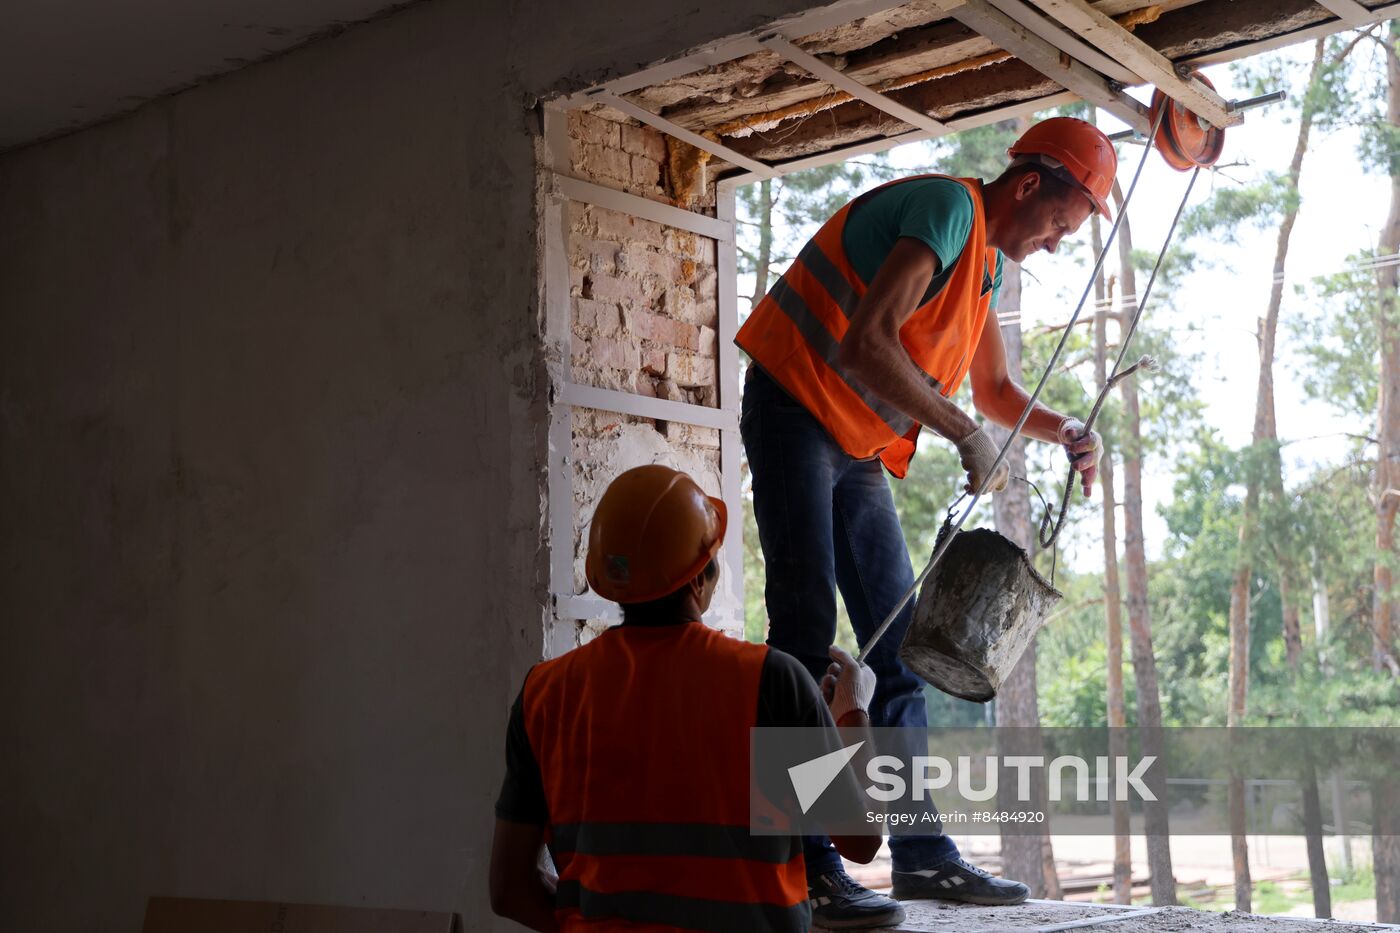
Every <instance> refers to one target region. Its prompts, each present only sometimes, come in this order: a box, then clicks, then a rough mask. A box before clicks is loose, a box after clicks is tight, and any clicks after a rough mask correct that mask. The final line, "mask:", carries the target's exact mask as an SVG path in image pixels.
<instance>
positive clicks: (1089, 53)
mask: <svg viewBox="0 0 1400 933" xmlns="http://www.w3.org/2000/svg"><path fill="white" fill-rule="evenodd" d="M991 4H992V6H994V7H996V8H997V9H999V10H1001V11H1002V12H1003V13H1005V14H1006V15H1007V16H1009V17H1011V18H1012V19H1014V20H1016V22H1018V23H1020V24H1022V25H1023V26H1025V27H1026V28H1027V29H1029V30H1030V31H1031V32H1033V33H1035V34H1036V35H1037V36H1040V38H1042V39H1044V40H1045V41H1046V42H1049V43H1050V44H1051V45H1053V46H1054V47H1055V48H1057V49H1059V50H1060V51H1062V52H1067V53H1068V54H1069V55H1070V56H1072V57H1074V58H1077V59H1078V60H1079V61H1081V62H1083V63H1084V64H1086V65H1088V66H1089V67H1090V68H1092V69H1094V70H1095V71H1097V72H1099V73H1100V74H1102V75H1103V76H1104V77H1107V78H1112V79H1113V80H1114V81H1117V82H1119V83H1120V84H1136V83H1138V76H1137V75H1135V74H1133V73H1132V72H1131V71H1129V70H1128V69H1127V68H1124V67H1123V66H1122V65H1120V64H1118V62H1116V61H1114V60H1113V59H1112V58H1111V57H1109V56H1107V55H1105V54H1103V53H1102V52H1100V51H1099V50H1098V49H1096V48H1094V47H1093V46H1091V45H1089V44H1088V43H1086V42H1083V41H1082V40H1080V39H1079V38H1078V37H1077V36H1074V35H1072V34H1071V33H1068V32H1066V31H1065V30H1064V28H1063V27H1061V26H1060V24H1059V23H1057V22H1055V21H1054V20H1053V19H1050V18H1049V17H1048V16H1046V15H1045V14H1043V13H1041V12H1040V11H1039V10H1037V9H1036V8H1035V7H1033V6H1031V5H1030V4H1028V3H1023V2H1022V0H991Z"/></svg>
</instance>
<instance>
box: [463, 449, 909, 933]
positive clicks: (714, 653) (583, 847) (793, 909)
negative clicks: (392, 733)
mask: <svg viewBox="0 0 1400 933" xmlns="http://www.w3.org/2000/svg"><path fill="white" fill-rule="evenodd" d="M725 523H726V513H725V508H724V503H723V502H721V501H720V500H718V499H711V498H709V497H707V496H706V495H705V494H704V493H703V492H701V490H700V487H699V486H697V485H696V484H695V482H694V481H693V480H691V479H690V477H688V476H686V475H685V474H684V473H679V472H677V471H675V470H672V469H669V468H667V467H664V466H644V467H638V468H636V469H633V470H628V471H627V472H625V473H623V474H622V475H621V476H619V477H618V478H617V479H615V480H614V481H613V482H612V484H611V485H610V486H609V487H608V489H607V492H605V493H604V495H603V498H602V500H601V501H600V502H599V503H598V508H597V511H596V512H595V513H594V516H593V522H592V526H591V527H590V529H589V538H588V557H587V564H586V569H587V575H588V583H589V586H590V587H592V589H593V590H594V591H595V592H596V593H598V594H599V595H600V596H603V597H604V598H606V599H611V600H614V601H616V602H619V603H621V604H622V614H623V619H622V624H621V625H619V626H617V627H615V628H612V629H609V630H608V631H606V632H604V633H603V634H601V635H599V636H598V637H597V638H595V639H594V640H593V641H591V642H589V643H588V644H587V645H585V646H583V647H581V648H577V649H575V650H573V651H570V652H568V653H567V654H565V655H563V656H561V657H559V658H555V659H553V660H550V661H545V662H543V663H541V664H537V665H535V667H533V668H532V669H531V670H530V673H529V674H528V675H527V676H526V679H525V685H524V687H523V688H522V689H521V691H520V696H519V697H518V698H517V699H516V701H515V705H514V707H513V708H512V709H511V713H510V725H509V727H508V730H507V737H506V776H505V781H504V784H503V786H502V788H501V795H500V798H499V799H498V801H497V803H496V831H495V838H494V840H493V841H492V846H491V872H490V887H491V906H492V909H493V910H494V911H495V912H496V913H498V914H500V915H502V916H505V917H509V918H511V919H513V920H517V921H519V922H520V923H523V924H525V925H526V926H528V927H530V928H531V929H534V930H568V931H572V930H617V929H626V930H630V931H636V933H660V931H674V930H681V929H684V930H705V931H712V933H741V931H742V933H802V931H805V930H807V929H808V927H809V925H810V922H811V911H810V909H809V907H808V903H807V871H806V868H805V866H804V864H803V859H802V845H801V843H800V841H799V840H798V839H797V838H796V837H794V836H773V835H755V834H753V833H751V832H750V805H751V800H750V786H751V784H750V766H749V752H750V749H749V742H750V733H749V730H750V728H751V727H768V726H811V727H820V728H824V734H823V738H822V742H823V743H824V744H826V745H827V746H829V748H830V749H831V750H839V749H840V747H841V737H840V736H839V735H838V733H837V732H836V730H835V729H834V728H832V723H833V721H835V722H839V723H840V724H841V725H842V726H844V727H852V728H854V729H855V730H856V737H857V738H860V740H861V741H863V743H864V744H863V746H862V747H863V748H867V749H868V748H869V746H870V744H871V743H870V742H869V735H868V732H867V731H866V729H867V727H868V726H869V718H868V716H867V714H866V712H865V711H866V709H867V708H868V706H869V703H870V698H871V696H872V695H874V693H875V675H874V673H873V672H872V671H871V670H870V668H869V667H867V666H865V665H863V664H858V663H856V661H855V660H854V659H853V658H851V657H850V655H848V654H846V653H845V652H843V651H841V650H840V649H839V648H833V649H831V654H830V657H829V658H828V662H827V663H830V664H831V672H830V673H828V674H827V675H826V676H825V677H824V678H823V683H822V688H821V694H819V693H818V689H817V685H816V683H814V682H813V680H812V678H811V677H810V676H808V673H807V671H806V670H805V669H804V668H803V667H802V665H800V664H798V663H797V661H795V660H794V659H793V658H791V657H789V656H788V655H786V654H784V653H783V652H781V651H777V650H774V649H771V648H769V647H768V646H766V645H754V644H750V643H748V642H745V641H740V640H738V639H734V638H730V637H728V636H726V635H724V634H722V633H720V632H718V631H716V630H714V629H712V628H709V627H708V626H706V625H704V624H703V623H702V622H701V621H700V616H701V614H702V613H704V611H705V610H706V609H707V608H708V607H709V605H710V599H711V597H712V596H713V595H714V591H715V584H716V582H717V581H718V579H719V567H718V564H717V563H716V562H715V554H716V552H717V551H718V550H719V547H720V542H721V541H723V540H724V529H725ZM833 662H834V663H833ZM823 667H824V668H825V667H826V664H824V665H823ZM823 696H825V697H826V698H827V699H826V701H825V702H824V701H823ZM828 706H829V708H828ZM862 736H863V738H861V737H862ZM865 757H868V753H867V755H866V756H865ZM858 760H863V759H858ZM834 786H835V787H837V788H841V789H842V790H841V791H838V792H839V793H845V794H846V795H848V796H847V797H846V798H845V800H846V802H848V803H851V802H856V803H858V802H859V801H860V800H862V799H863V798H862V797H860V790H859V786H858V784H857V782H856V777H855V774H854V772H853V771H852V769H851V768H850V767H849V766H848V767H847V769H846V771H845V772H844V774H843V775H842V776H841V778H840V779H838V780H837V781H836V782H835V785H834ZM772 797H773V798H775V799H780V798H778V795H776V794H774V795H772ZM852 805H854V804H852ZM779 812H781V811H779ZM848 812H852V811H848ZM776 825H782V824H776ZM543 842H548V845H549V848H550V852H551V854H552V856H553V859H554V863H555V865H556V866H557V867H558V870H559V875H558V880H557V884H555V885H551V884H550V883H549V882H547V881H546V880H545V878H544V877H543V876H542V875H541V873H540V871H539V869H538V859H539V853H540V846H541V843H543ZM836 845H837V847H838V849H839V850H840V852H841V853H842V854H843V855H845V856H847V857H849V858H853V859H855V860H856V861H859V862H868V861H870V860H871V859H872V858H874V857H875V852H876V851H877V850H878V848H879V846H880V836H879V835H863V836H852V837H849V838H846V837H838V838H837V840H836ZM552 888H553V889H552ZM894 906H895V908H896V911H895V912H887V914H888V915H887V917H886V922H889V923H898V922H899V921H900V920H902V919H903V916H904V914H903V910H902V909H900V908H899V906H898V905H894Z"/></svg>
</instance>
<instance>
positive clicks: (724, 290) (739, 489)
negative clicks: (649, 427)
mask: <svg viewBox="0 0 1400 933" xmlns="http://www.w3.org/2000/svg"><path fill="white" fill-rule="evenodd" d="M735 188H736V185H735V184H734V183H733V182H730V181H722V182H720V183H719V184H718V185H717V186H716V189H715V214H716V216H717V217H718V218H719V219H720V221H721V222H723V223H726V224H728V225H729V226H730V228H731V229H733V228H734V222H735V216H736V214H735V203H734V195H735ZM737 270H738V247H737V245H736V243H735V241H734V240H733V239H730V240H728V241H727V242H721V243H720V244H719V246H718V251H717V253H716V255H715V300H716V302H717V303H718V305H719V316H718V318H717V319H716V322H715V330H716V339H717V341H718V344H719V346H718V352H717V353H716V356H717V357H718V360H719V362H718V369H717V373H716V382H717V383H718V388H719V406H720V408H721V409H723V410H724V411H726V412H728V413H729V414H730V415H731V416H733V417H734V419H735V426H736V427H737V425H738V418H739V408H740V404H741V394H740V393H741V392H742V391H743V390H742V388H741V386H740V383H739V348H738V347H736V346H735V345H734V335H735V334H736V333H738V330H739V296H738V294H736V292H735V289H736V288H737V287H738V280H739V276H738V271H737ZM741 446H742V445H741V442H740V438H739V432H738V431H737V430H735V431H725V432H723V433H721V434H720V437H719V477H720V486H721V489H720V498H722V499H723V500H724V506H725V508H726V509H728V511H729V527H728V528H727V529H726V530H725V535H724V565H725V573H724V574H723V576H722V579H721V585H722V586H723V587H724V591H725V593H726V594H727V595H728V598H729V601H730V602H732V604H733V607H734V611H735V613H736V615H737V616H738V619H739V624H738V628H739V634H740V637H742V635H743V631H744V605H745V603H744V500H743V495H744V493H743V477H742V475H741V472H742V463H743V459H742V458H743V453H742V451H741V449H740V448H741Z"/></svg>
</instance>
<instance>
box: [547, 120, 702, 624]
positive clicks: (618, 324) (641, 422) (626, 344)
mask: <svg viewBox="0 0 1400 933" xmlns="http://www.w3.org/2000/svg"><path fill="white" fill-rule="evenodd" d="M569 148H570V159H571V163H572V164H571V171H572V172H573V173H574V175H576V176H577V177H580V178H585V179H587V180H589V181H592V182H594V183H596V184H600V185H604V186H606V187H609V188H614V189H616V190H620V191H626V192H628V193H630V194H635V195H639V196H641V197H645V198H650V199H652V200H655V201H660V202H663V203H668V204H669V203H673V201H672V198H671V196H670V191H669V189H668V184H669V180H668V177H667V173H668V169H667V165H668V162H669V159H668V155H669V154H668V152H667V141H666V138H665V137H664V136H663V135H662V134H661V133H658V132H657V131H655V130H653V129H651V128H650V127H645V126H640V125H629V124H627V123H620V122H617V121H615V120H610V119H606V118H605V117H602V116H598V115H595V114H587V113H582V112H578V111H573V112H570V114H569ZM691 194H693V192H691ZM687 207H688V209H692V210H705V211H706V212H707V213H710V214H711V215H712V216H713V209H714V186H713V185H708V186H706V187H705V188H704V189H703V190H702V191H701V192H700V196H699V198H698V201H690V202H689V203H688V204H687ZM568 251H569V266H570V275H571V282H570V294H571V296H572V301H571V304H572V321H571V374H570V378H572V379H573V381H574V382H576V383H579V384H582V385H590V386H597V387H599V388H606V389H617V390H620V391H624V392H632V393H636V394H639V395H647V396H652V397H656V398H663V399H669V400H672V401H678V402H689V403H691V404H696V405H707V406H714V405H716V404H717V398H718V392H717V384H716V362H717V355H718V349H719V347H718V339H717V334H716V327H717V321H718V316H719V308H718V301H717V297H716V296H717V286H718V282H717V275H716V244H715V243H714V241H713V240H710V239H708V238H706V237H702V236H698V235H696V234H693V233H689V232H687V231H684V230H679V229H676V228H673V227H668V226H665V225H662V224H658V223H654V222H652V221H649V220H643V219H641V218H637V217H632V216H630V215H628V214H625V213H622V212H618V211H612V210H607V209H605V208H600V207H595V206H592V205H587V204H580V203H571V204H570V206H569V244H568ZM573 417H574V433H573V448H572V451H571V458H570V459H571V464H572V467H573V483H574V486H573V488H574V512H575V517H576V518H575V527H574V591H575V592H576V593H583V592H586V590H587V583H586V581H585V579H584V574H583V558H584V554H585V551H586V548H587V538H586V531H587V528H588V525H589V523H590V522H591V521H592V518H593V510H594V508H595V507H596V505H597V501H598V499H599V497H601V495H602V493H603V490H604V489H605V488H606V487H607V484H608V483H609V482H610V481H611V480H612V478H613V477H614V476H616V475H617V474H618V473H620V472H622V471H623V470H625V469H628V468H630V467H633V466H637V465H640V464H644V463H665V464H667V465H669V466H673V467H676V468H677V469H680V470H684V471H686V472H687V473H689V474H691V475H692V476H694V477H695V479H696V480H697V481H698V482H699V483H700V485H701V486H702V487H704V489H705V490H706V492H708V493H710V494H711V495H719V494H720V469H719V467H720V460H719V432H718V431H715V430H712V429H706V428H695V427H691V426H689V425H684V424H677V423H674V422H666V421H656V420H653V419H648V418H639V417H636V416H631V415H622V414H618V413H615V412H605V411H595V410H592V409H575V410H574V413H573ZM605 627H606V623H603V622H601V621H597V620H594V621H589V622H586V623H583V624H581V625H580V626H579V628H578V631H577V633H576V634H577V637H578V640H579V641H581V642H586V641H587V640H588V639H589V638H591V637H592V636H593V635H595V634H597V633H598V632H599V631H602V630H603V629H604V628H605Z"/></svg>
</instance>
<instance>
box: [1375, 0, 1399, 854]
mask: <svg viewBox="0 0 1400 933" xmlns="http://www.w3.org/2000/svg"><path fill="white" fill-rule="evenodd" d="M1386 51H1387V55H1386V78H1387V85H1388V100H1387V103H1386V122H1387V123H1389V124H1390V126H1391V127H1392V131H1394V132H1400V23H1397V22H1396V21H1392V22H1391V24H1390V36H1389V42H1388V45H1387V50H1386ZM1391 172H1392V174H1391V176H1390V212H1389V214H1388V215H1387V216H1386V220H1385V227H1384V228H1382V230H1381V235H1380V241H1379V242H1378V243H1377V244H1376V254H1377V255H1378V256H1392V255H1394V254H1395V253H1396V252H1397V251H1400V167H1396V165H1395V163H1394V162H1392V167H1391ZM1376 289H1377V298H1378V302H1377V304H1378V309H1377V310H1378V312H1379V317H1380V321H1379V331H1380V344H1381V378H1380V393H1379V394H1380V408H1379V411H1378V413H1377V419H1376V420H1377V425H1376V427H1377V431H1376V434H1377V437H1378V438H1379V447H1380V449H1379V450H1378V451H1377V457H1376V563H1375V571H1374V581H1375V596H1374V602H1373V607H1372V619H1371V639H1372V652H1371V653H1372V663H1373V664H1374V665H1375V667H1376V669H1377V670H1380V669H1382V668H1384V667H1389V668H1390V670H1391V671H1392V672H1393V673H1395V674H1397V675H1400V670H1397V669H1396V666H1395V596H1394V592H1393V589H1392V585H1393V579H1392V577H1393V571H1392V569H1391V562H1392V561H1393V560H1394V559H1395V514H1396V510H1397V509H1400V491H1397V492H1391V490H1400V298H1397V289H1400V267H1397V266H1395V265H1393V264H1392V265H1388V266H1387V265H1384V264H1382V265H1381V267H1380V268H1378V269H1377V270H1376ZM1396 867H1397V869H1400V865H1397V866H1396ZM1376 868H1377V872H1378V873H1379V869H1380V866H1379V864H1377V866H1376Z"/></svg>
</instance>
